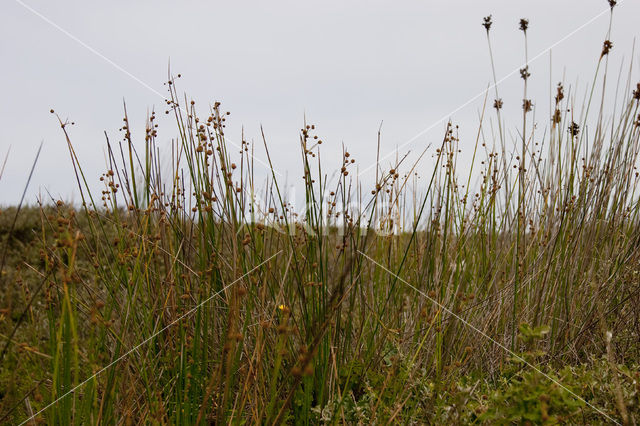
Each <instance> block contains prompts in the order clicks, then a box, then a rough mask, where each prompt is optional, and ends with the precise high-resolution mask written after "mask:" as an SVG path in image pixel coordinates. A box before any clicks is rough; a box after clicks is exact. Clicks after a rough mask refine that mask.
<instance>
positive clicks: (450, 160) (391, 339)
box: [0, 2, 640, 424]
mask: <svg viewBox="0 0 640 426" xmlns="http://www.w3.org/2000/svg"><path fill="white" fill-rule="evenodd" d="M610 4H611V10H612V13H613V10H614V6H615V2H610ZM520 25H521V29H522V31H523V32H524V35H525V40H526V34H527V29H528V22H527V21H526V20H523V21H521V23H520ZM484 26H485V28H486V33H487V37H488V40H489V36H490V27H491V19H490V17H488V18H486V19H485V22H484ZM610 49H611V43H610V42H609V41H608V40H607V41H605V43H604V45H603V50H602V52H598V55H599V56H598V63H597V64H598V65H597V69H596V72H595V75H594V78H593V89H592V91H591V93H589V94H587V99H585V100H584V102H582V103H581V102H579V101H578V100H576V99H575V96H569V95H568V94H566V93H565V88H564V85H563V83H559V84H558V85H557V89H556V92H555V96H554V99H553V105H554V108H555V113H554V114H553V115H552V117H549V119H548V122H546V123H544V124H545V125H546V127H547V129H548V130H546V131H544V132H541V131H540V130H537V129H536V128H535V126H533V123H532V110H533V109H535V106H534V105H533V104H532V102H531V101H530V100H529V99H527V92H526V85H527V80H528V79H529V78H530V75H529V71H528V69H527V68H526V67H525V68H523V70H522V71H521V77H522V79H523V83H524V100H523V105H522V123H520V124H519V125H518V126H519V128H520V132H519V136H517V137H515V138H509V137H507V132H506V131H505V130H504V129H505V128H506V127H507V124H506V123H504V122H503V119H502V117H501V111H502V108H503V104H502V101H501V100H500V98H499V96H498V92H497V86H496V93H495V98H494V99H493V100H491V101H489V100H488V99H489V98H488V96H489V95H488V96H487V99H486V100H485V104H487V103H489V108H486V109H485V110H483V113H482V119H483V121H482V124H481V126H480V128H479V129H478V132H477V139H476V141H475V149H474V153H473V158H474V163H473V167H471V169H470V170H469V169H466V170H464V171H462V172H461V171H460V170H459V168H460V166H459V157H458V152H459V140H458V133H457V127H456V126H455V125H454V124H449V125H448V126H447V129H446V131H445V133H444V135H443V136H442V140H441V144H440V146H439V147H438V149H437V151H436V155H435V157H434V158H435V162H434V163H433V164H430V165H429V166H428V168H427V166H424V165H421V166H419V167H418V166H417V165H407V164H404V162H403V161H398V163H397V164H394V165H393V167H384V166H383V165H382V164H381V163H379V164H378V165H377V166H376V181H375V182H374V184H373V185H371V186H370V187H366V186H365V184H364V183H362V182H359V181H358V179H357V176H355V173H354V170H355V168H354V167H355V166H354V161H353V156H352V155H351V154H350V153H349V152H347V151H343V152H342V163H343V166H342V169H341V170H340V171H339V172H338V176H339V178H333V179H331V178H328V177H327V174H326V172H324V171H323V169H322V166H321V164H320V161H319V155H318V153H319V152H320V148H321V147H322V145H321V138H320V136H319V135H318V134H317V132H318V129H316V126H314V125H312V124H308V123H304V126H303V128H302V129H301V131H300V147H301V156H300V158H301V161H302V163H303V166H304V170H305V174H304V185H305V186H304V188H305V194H306V196H305V203H304V206H303V207H304V208H301V206H293V205H292V204H290V203H289V200H287V199H286V198H285V197H284V191H283V188H282V187H281V182H279V181H278V179H277V176H276V174H275V172H273V169H272V174H271V176H270V178H269V179H268V180H267V182H266V183H264V182H261V181H260V180H259V179H258V178H256V166H255V165H254V158H253V152H254V149H255V148H254V145H253V144H251V143H248V142H245V141H242V142H241V143H240V144H239V145H237V144H234V143H233V142H231V141H229V140H228V139H227V137H226V136H225V126H226V120H227V117H228V115H227V113H226V112H224V111H223V110H222V109H221V105H220V104H218V103H216V104H215V105H213V106H212V107H211V109H210V110H209V111H208V112H207V113H206V114H204V115H200V114H199V112H198V110H197V108H196V105H195V103H193V102H189V101H187V99H186V98H185V100H184V102H182V101H179V99H180V97H179V96H178V91H177V89H176V84H175V83H176V79H174V78H172V79H171V80H170V81H169V82H168V88H169V93H170V96H169V98H168V100H167V107H168V112H169V113H171V114H173V115H174V116H175V123H176V132H177V137H176V138H175V140H174V141H173V149H172V152H173V156H172V158H169V159H162V160H161V159H160V158H159V154H158V152H159V151H158V150H157V146H158V145H157V139H158V138H159V136H158V131H157V128H156V126H155V120H156V116H155V113H153V114H151V115H150V116H149V118H148V122H147V130H146V135H145V141H144V145H143V146H144V149H143V150H140V152H138V151H137V150H136V146H138V145H136V144H134V142H133V141H132V134H131V132H130V125H129V122H128V118H127V117H126V114H125V117H124V126H123V128H122V132H123V138H122V141H120V142H119V143H116V144H113V143H109V144H108V152H109V165H108V169H107V170H106V171H105V173H104V174H103V175H102V177H101V178H100V180H101V181H102V182H103V183H104V190H103V191H102V193H101V194H95V193H91V191H89V185H88V184H87V182H86V180H85V175H84V173H83V170H82V167H81V161H80V160H79V159H78V158H77V157H76V155H75V151H74V148H73V144H72V141H71V137H70V135H69V128H68V125H67V123H66V122H64V121H61V122H60V124H61V126H62V132H63V134H64V135H65V137H66V141H67V143H68V148H69V153H70V158H71V164H72V166H73V167H74V170H75V171H76V174H77V177H78V181H77V182H78V185H79V189H80V190H81V193H82V203H81V205H76V206H73V205H69V204H67V203H65V202H63V201H62V200H57V201H56V200H54V202H51V203H48V202H44V201H43V202H42V204H41V206H40V207H29V208H22V209H20V210H19V209H18V208H16V207H12V208H6V209H3V210H2V212H1V213H0V238H1V240H0V242H1V243H2V246H0V248H1V249H2V252H1V254H2V256H3V260H2V265H3V269H2V275H1V277H0V285H1V286H0V307H1V308H2V310H0V337H1V339H0V350H1V353H0V390H1V392H0V423H2V422H14V423H19V422H23V421H27V420H28V421H31V420H32V419H35V420H37V421H43V422H46V423H48V424H72V423H75V424H84V423H92V424H93V423H121V422H123V423H127V424H129V423H170V424H174V423H175V424H195V423H200V424H202V423H207V422H214V423H237V424H240V423H245V422H246V423H257V422H260V423H267V424H271V423H280V422H287V423H296V424H309V423H312V424H315V423H358V422H361V423H362V424H370V423H387V422H394V423H395V422H401V423H432V424H445V423H485V422H486V423H496V422H497V423H511V422H517V423H524V422H527V421H529V422H531V423H550V424H551V423H563V422H566V423H574V424H575V423H578V424H580V423H609V422H613V421H615V422H620V423H634V422H635V420H634V419H637V418H638V415H639V414H640V407H639V404H640V396H639V391H640V383H639V379H640V376H639V373H638V364H639V363H640V292H639V290H640V251H639V250H638V248H639V246H640V228H639V226H640V217H639V204H638V202H639V197H638V195H639V193H638V190H640V187H639V186H638V183H639V177H638V176H639V174H638V172H637V169H636V167H637V164H638V153H639V149H640V140H639V138H640V114H639V112H640V111H639V110H640V84H638V86H637V88H636V87H635V86H633V85H630V84H627V85H626V89H623V88H620V89H619V90H620V94H619V96H618V102H621V106H620V107H619V109H618V111H619V112H618V113H617V114H616V115H613V114H611V115H607V108H605V107H603V105H604V104H605V102H604V100H605V92H606V90H605V81H606V69H607V60H608V54H609V51H610ZM596 88H601V89H602V90H601V93H602V94H601V96H602V98H601V99H598V98H597V96H594V93H599V92H598V91H597V90H596ZM576 105H583V106H582V112H581V113H580V115H578V114H575V115H574V111H578V110H579V109H580V107H579V106H576ZM491 106H492V108H490V107H491ZM592 110H595V113H594V112H592ZM490 114H492V115H495V118H494V119H495V122H494V123H495V124H497V130H495V131H494V132H493V133H492V132H486V131H485V130H486V129H485V124H484V123H485V121H487V120H488V118H486V117H485V115H486V116H489V115H490ZM579 117H580V118H579ZM587 129H588V131H587ZM487 133H491V135H490V136H489V135H487ZM540 133H544V135H543V134H540ZM509 147H510V148H509ZM264 148H265V149H266V150H267V152H268V143H267V141H266V140H265V141H264ZM325 155H326V153H325ZM166 164H169V166H168V167H166V166H165V165H166ZM424 170H427V172H426V173H424V172H423V171H424ZM350 172H351V173H350ZM418 172H420V174H421V175H422V177H423V179H422V180H421V182H423V183H421V184H420V185H418V181H417V179H415V176H416V173H418ZM476 177H478V183H477V184H474V181H475V179H476ZM0 183H3V182H1V181H0ZM365 194H366V196H365ZM258 195H260V197H259V198H260V201H259V202H258V201H256V200H257V198H258Z"/></svg>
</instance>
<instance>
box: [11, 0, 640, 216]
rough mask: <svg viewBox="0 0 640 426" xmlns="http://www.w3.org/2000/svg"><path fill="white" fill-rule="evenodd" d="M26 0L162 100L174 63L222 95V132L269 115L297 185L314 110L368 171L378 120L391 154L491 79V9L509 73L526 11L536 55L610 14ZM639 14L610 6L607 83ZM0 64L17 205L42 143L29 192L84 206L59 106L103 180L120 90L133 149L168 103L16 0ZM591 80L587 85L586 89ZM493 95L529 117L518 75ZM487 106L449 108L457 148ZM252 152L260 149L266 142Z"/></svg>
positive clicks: (325, 130) (561, 49) (542, 80)
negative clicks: (227, 118) (153, 112)
mask: <svg viewBox="0 0 640 426" xmlns="http://www.w3.org/2000/svg"><path fill="white" fill-rule="evenodd" d="M24 3H25V4H27V5H29V6H30V7H32V8H34V9H35V10H37V11H38V12H39V13H41V14H42V15H43V16H46V17H47V18H48V19H50V20H51V21H52V22H54V23H56V24H57V25H59V26H60V27H62V28H64V29H65V30H66V31H68V32H69V33H71V34H73V36H75V37H77V38H78V39H79V40H82V42H84V43H86V44H87V45H89V46H91V47H92V48H93V49H95V50H96V51H99V52H100V53H101V54H102V55H104V56H105V57H107V58H109V59H110V60H112V61H113V62H115V63H117V64H118V65H119V66H121V67H122V68H124V69H126V70H127V71H128V72H129V73H131V74H132V75H135V76H136V77H137V78H139V79H140V80H142V81H144V82H145V83H146V84H148V85H149V86H151V87H152V88H154V89H155V90H157V91H159V92H161V93H163V94H164V93H165V87H164V86H163V82H164V81H165V80H166V78H167V68H168V63H169V61H170V62H171V68H172V71H173V72H174V73H181V74H182V76H183V78H182V79H181V80H180V84H179V90H180V91H181V92H185V93H187V95H188V96H189V97H190V98H193V99H194V100H195V101H196V102H197V104H198V105H199V106H200V107H201V108H202V109H201V111H202V113H203V114H205V113H206V112H207V110H208V105H209V104H212V103H213V102H214V101H216V100H218V101H221V102H222V103H223V107H224V109H225V110H230V111H231V112H232V115H231V122H230V129H229V131H228V133H227V134H228V135H230V137H231V138H232V139H234V138H236V139H239V133H240V129H241V127H242V126H244V131H245V134H246V135H247V139H248V140H252V139H253V140H256V141H259V126H260V125H261V124H262V125H263V126H264V129H265V132H266V135H267V138H268V140H269V143H270V150H271V152H272V155H273V157H274V160H275V164H276V167H277V169H278V170H279V171H280V172H281V173H282V174H283V175H286V174H287V172H288V173H289V174H290V175H291V176H292V178H291V179H290V180H291V181H292V182H294V183H298V181H300V182H301V179H299V176H298V175H299V174H300V173H299V170H298V169H297V168H296V167H297V166H294V165H293V164H294V163H295V162H296V161H295V160H297V159H298V158H299V154H298V152H299V148H298V137H297V134H298V131H299V129H300V127H301V125H302V122H303V117H304V115H305V114H306V116H307V120H308V121H309V122H312V123H314V124H316V125H317V126H318V131H319V133H320V134H321V135H322V138H323V139H324V140H325V141H326V142H325V144H323V154H322V155H323V158H326V159H327V160H329V162H330V163H331V162H332V161H333V163H331V164H334V165H336V164H338V162H337V161H334V160H339V157H340V150H341V143H342V142H344V143H345V145H346V146H347V147H348V148H349V150H350V152H351V153H352V154H353V155H354V156H355V158H356V159H357V160H358V163H359V164H360V166H361V167H362V168H364V167H366V166H368V165H369V164H370V163H371V162H373V161H374V159H375V141H376V132H377V130H378V126H379V124H380V122H381V121H382V120H384V125H383V142H382V151H383V153H386V152H389V151H392V150H394V148H395V147H396V146H398V145H401V144H403V143H404V142H405V141H406V140H408V139H410V138H412V137H413V136H414V135H416V134H417V133H419V132H420V131H422V130H423V129H425V128H426V127H428V126H430V125H431V124H433V122H434V121H436V120H438V119H440V118H441V117H443V116H445V115H446V114H448V113H449V112H450V111H452V110H454V109H456V108H457V107H458V106H459V105H460V104H463V103H465V102H466V101H467V100H468V99H469V98H471V97H472V96H474V95H476V94H478V93H479V92H481V91H482V90H484V89H485V88H486V86H487V84H488V83H489V82H490V81H491V71H490V63H489V56H488V51H487V45H486V39H485V35H484V28H482V27H481V25H480V24H481V21H482V17H483V16H485V15H488V14H493V17H494V26H493V29H492V42H493V47H494V55H495V59H496V67H497V74H498V78H500V77H501V76H503V75H505V74H507V73H509V72H511V71H513V70H514V69H516V68H518V67H519V66H520V65H521V64H522V62H523V60H524V52H523V47H522V46H523V44H522V41H523V40H522V39H523V37H522V33H521V32H520V31H518V29H517V28H518V20H519V18H521V17H526V18H528V19H529V20H530V23H531V24H530V30H529V55H530V57H533V56H534V55H536V54H537V53H538V52H540V51H542V50H544V49H546V48H547V47H549V46H550V45H552V44H554V43H555V42H557V41H558V40H560V39H562V38H563V37H564V36H566V35H567V34H569V33H570V32H571V31H573V30H574V29H576V28H578V27H580V26H581V25H583V24H584V23H585V22H587V21H588V20H590V19H591V18H593V17H594V16H596V15H597V14H598V13H600V12H602V11H603V10H605V9H607V8H608V4H607V2H606V1H605V0H580V1H563V2H559V1H557V0H555V1H548V0H537V1H520V0H504V1H472V0H468V1H447V2H425V1H422V2H418V1H393V2H390V1H387V2H382V1H322V2H303V1H269V2H264V1H260V2H258V1H251V2H249V1H233V2H230V1H228V2H207V3H204V2H203V3H200V2H191V1H183V2H160V1H153V2H152V1H137V2H124V1H111V2H101V3H99V4H98V3H94V2H84V1H56V2H51V1H36V0H24ZM638 16H640V2H638V1H637V0H625V1H622V2H620V6H619V7H618V8H617V9H616V10H615V13H614V26H613V34H612V37H611V39H612V41H613V43H614V49H613V51H612V56H611V63H610V66H611V70H612V74H614V75H615V77H614V79H613V80H615V79H617V73H618V70H619V67H620V64H621V63H622V61H623V59H624V65H625V66H628V64H629V60H630V57H631V52H632V45H633V40H634V37H637V36H638V35H639V34H640V30H639V28H640V25H638V24H639V22H638ZM608 19H609V15H608V13H607V14H604V15H602V16H601V17H600V18H599V19H597V20H595V21H594V22H593V23H591V24H590V25H588V26H587V27H585V28H584V29H582V30H581V31H579V32H578V33H576V34H575V35H573V36H572V37H570V38H569V39H567V40H565V41H563V42H562V43H561V44H559V45H558V46H556V47H555V48H554V49H553V70H552V75H551V78H552V80H553V81H554V82H556V81H558V80H560V79H562V76H563V72H565V67H566V81H567V84H568V85H569V84H574V83H575V81H576V79H578V81H579V83H580V84H582V83H585V84H586V83H587V82H589V81H590V80H591V79H592V77H593V72H594V70H595V64H596V61H597V58H598V55H599V53H600V49H601V46H602V41H603V40H604V37H605V33H606V29H607V27H608ZM638 57H639V56H638V54H636V55H635V58H634V67H636V71H634V76H635V77H636V79H637V77H638V72H637V68H638V66H639V65H640V63H638ZM0 64H1V68H0V69H1V71H0V77H1V78H2V82H3V91H2V92H3V96H2V98H3V102H2V103H1V104H0V161H1V160H2V159H4V156H5V154H6V152H7V150H8V149H9V146H11V151H10V154H9V161H8V164H7V167H6V170H5V173H4V176H3V177H2V180H0V205H7V204H15V203H16V202H17V201H18V200H19V197H20V194H21V192H22V188H23V185H24V182H25V180H26V178H27V175H28V171H29V167H30V165H31V162H32V160H33V158H34V155H35V152H36V150H37V147H38V145H39V143H40V141H42V140H44V148H43V152H42V156H41V158H40V161H39V164H38V167H37V169H36V172H35V175H34V179H33V181H32V183H31V189H30V191H29V195H28V198H27V200H28V201H29V202H30V203H33V202H35V200H36V196H37V194H38V192H39V191H42V193H43V195H45V197H46V192H45V191H44V190H45V188H46V189H48V190H49V191H50V192H51V194H52V195H53V196H54V197H56V198H63V199H67V200H72V199H75V200H77V197H78V195H77V191H76V190H75V178H74V175H73V171H72V169H71V167H70V161H69V158H68V153H67V151H66V145H65V142H64V138H63V134H62V132H61V130H60V128H59V125H58V124H57V122H56V120H55V118H54V117H53V116H52V115H51V114H50V113H49V109H51V108H54V109H55V110H56V112H58V113H59V114H60V115H61V116H62V117H63V118H69V120H70V121H74V122H75V123H76V125H75V126H74V127H72V128H70V134H71V137H72V141H73V142H74V144H75V146H76V149H77V153H78V155H79V156H80V158H81V161H82V163H83V165H84V166H85V168H86V170H87V172H88V177H89V179H91V180H92V182H95V183H96V188H99V186H98V185H97V183H98V176H99V174H100V173H101V172H102V171H104V169H105V162H104V150H103V148H104V135H103V131H105V130H106V131H107V133H108V134H109V135H110V137H111V138H112V140H114V141H117V140H118V139H119V133H118V131H117V129H118V128H119V127H120V126H121V124H122V101H123V99H125V100H126V102H127V109H128V111H129V115H130V118H131V121H132V125H133V132H134V138H137V141H138V143H140V142H143V135H144V119H145V116H146V113H147V111H148V110H149V109H151V108H153V107H154V106H155V107H156V109H157V110H158V111H164V108H163V105H162V99H161V98H160V97H158V96H157V94H155V93H153V92H152V91H151V90H149V89H148V88H145V87H144V86H142V85H141V84H140V83H138V82H136V81H135V80H134V79H132V78H131V77H130V76H128V75H126V74H125V73H123V72H121V71H119V70H118V69H116V68H114V67H113V66H112V65H110V64H109V63H108V62H106V61H105V60H104V59H102V58H100V57H98V56H97V55H95V54H94V53H92V52H90V51H89V50H87V49H86V48H85V47H83V46H81V45H80V44H78V43H77V42H76V41H74V40H72V39H71V38H69V37H68V36H67V35H65V34H63V33H62V32H60V31H59V30H57V29H55V28H54V27H53V26H51V25H50V24H48V23H47V22H45V21H44V20H43V19H41V18H40V17H38V16H36V15H35V14H34V13H32V12H31V11H29V10H27V9H26V8H25V7H24V6H22V5H21V4H20V3H19V2H16V1H15V0H3V7H2V14H1V15H0ZM531 72H532V80H531V90H530V93H531V95H530V97H532V98H533V99H534V102H535V103H536V105H537V108H538V109H537V111H536V118H537V120H538V121H542V122H543V123H544V122H545V120H546V119H547V115H548V102H549V94H548V93H549V78H550V70H549V55H548V54H547V55H544V56H543V57H541V58H540V59H538V60H537V61H536V62H534V63H532V64H531ZM625 73H626V71H625ZM625 78H626V74H625ZM554 84H555V83H554ZM584 89H585V86H584V84H583V85H582V86H579V87H578V91H579V92H580V91H582V92H583V91H584ZM499 90H500V92H501V96H502V97H503V99H504V100H505V110H509V111H512V112H513V113H514V114H519V113H520V111H521V110H520V105H521V99H522V90H521V80H520V79H519V77H518V76H517V75H514V76H513V77H511V78H510V79H508V80H507V81H505V82H504V83H503V84H502V85H501V86H500V89H499ZM480 106H481V102H480V101H476V102H474V103H472V104H471V105H469V106H468V107H466V108H464V109H462V110H460V111H458V112H457V113H455V114H454V115H453V116H452V119H453V120H454V121H455V122H456V123H458V124H460V125H461V127H462V129H463V133H462V134H463V136H466V138H463V140H462V145H463V147H465V146H471V145H472V144H473V135H474V133H475V130H476V129H477V123H478V120H477V116H478V109H479V108H480ZM163 115H164V114H159V116H160V117H161V118H162V121H161V122H160V128H159V136H160V139H159V140H160V141H165V142H166V141H168V140H169V139H170V138H171V137H174V136H175V134H176V132H175V130H174V126H172V122H171V121H170V120H167V119H165V118H164V117H162V116H163ZM517 124H518V122H517V121H516V122H514V124H513V126H512V127H513V131H514V132H515V126H516V125H517ZM442 129H443V125H439V126H436V127H435V128H434V129H433V130H432V131H430V132H428V133H426V134H425V135H423V136H421V137H420V138H418V139H417V140H416V141H415V142H413V143H412V144H410V145H407V146H406V147H403V148H402V149H400V154H402V153H404V152H406V151H408V150H412V151H414V152H416V151H421V150H422V149H424V147H426V145H427V144H428V143H429V142H436V141H438V140H439V139H440V138H441V135H442ZM509 130H512V129H509ZM258 156H259V157H261V158H264V155H263V153H262V151H261V150H258ZM424 167H426V168H428V167H429V159H426V160H425V165H424ZM294 176H295V177H296V178H294Z"/></svg>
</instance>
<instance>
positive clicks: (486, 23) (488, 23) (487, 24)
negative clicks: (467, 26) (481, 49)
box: [482, 15, 493, 32]
mask: <svg viewBox="0 0 640 426" xmlns="http://www.w3.org/2000/svg"><path fill="white" fill-rule="evenodd" d="M491 24H493V21H492V20H491V15H489V16H485V17H484V20H483V22H482V26H483V27H484V28H485V29H486V30H487V32H489V30H490V29H491Z"/></svg>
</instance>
